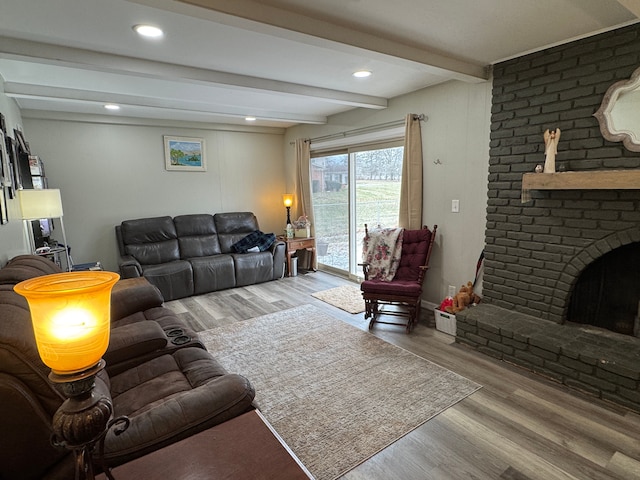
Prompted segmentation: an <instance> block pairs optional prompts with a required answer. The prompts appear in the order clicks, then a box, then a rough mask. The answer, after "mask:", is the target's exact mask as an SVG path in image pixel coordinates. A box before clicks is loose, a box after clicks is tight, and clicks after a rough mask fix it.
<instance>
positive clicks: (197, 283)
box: [189, 254, 236, 295]
mask: <svg viewBox="0 0 640 480" xmlns="http://www.w3.org/2000/svg"><path fill="white" fill-rule="evenodd" d="M189 262H190V263H191V268H192V269H193V290H194V293H195V294H196V295H200V294H202V293H208V292H215V291H217V290H224V289H226V288H233V287H235V286H236V273H235V269H234V266H233V258H232V257H231V255H227V254H220V255H214V256H210V257H197V258H190V259H189Z"/></svg>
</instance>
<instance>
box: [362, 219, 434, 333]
mask: <svg viewBox="0 0 640 480" xmlns="http://www.w3.org/2000/svg"><path fill="white" fill-rule="evenodd" d="M364 227H365V239H366V238H367V237H368V236H369V230H368V229H367V225H366V224H365V226H364ZM437 228H438V226H437V225H434V227H433V230H429V228H428V227H427V226H424V227H423V228H422V229H420V230H404V231H403V233H402V251H401V256H400V264H399V266H398V270H397V271H396V273H395V276H394V277H393V280H391V281H383V280H379V279H369V267H370V264H368V263H361V264H359V265H361V266H362V269H363V272H364V281H363V282H362V283H361V284H360V290H361V291H362V297H363V298H364V302H365V308H366V310H365V314H364V318H365V319H368V318H370V319H371V320H370V322H369V329H372V328H373V325H374V324H375V323H376V322H377V323H385V324H389V325H402V326H404V327H406V330H407V333H410V332H411V330H412V329H413V327H414V326H415V325H416V324H417V323H418V321H419V319H420V302H421V296H422V283H423V282H424V277H425V274H426V272H427V270H428V268H429V258H430V257H431V249H432V248H433V241H434V239H435V235H436V230H437ZM384 305H390V306H393V307H394V308H393V309H389V310H384V309H383V306H384ZM380 315H391V316H397V317H405V318H406V322H405V323H399V322H389V321H382V320H380V319H379V317H380Z"/></svg>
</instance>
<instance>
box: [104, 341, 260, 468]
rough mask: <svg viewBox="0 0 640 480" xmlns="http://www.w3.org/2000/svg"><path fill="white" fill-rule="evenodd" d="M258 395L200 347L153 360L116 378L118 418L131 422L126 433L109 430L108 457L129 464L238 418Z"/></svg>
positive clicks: (109, 460)
mask: <svg viewBox="0 0 640 480" xmlns="http://www.w3.org/2000/svg"><path fill="white" fill-rule="evenodd" d="M254 395H255V392H254V390H253V387H252V386H251V384H250V383H249V381H248V380H247V379H245V378H244V377H242V376H240V375H236V374H229V373H227V372H226V371H225V369H224V368H223V367H222V366H221V365H220V364H219V363H218V362H217V361H216V360H215V359H214V358H213V357H212V356H211V355H210V354H209V353H208V352H207V351H205V350H202V349H200V348H185V349H182V350H178V351H176V352H174V353H173V354H172V355H164V356H162V357H158V358H155V359H153V360H150V361H149V362H146V363H144V364H142V365H140V366H138V367H136V368H133V369H131V370H128V371H126V372H124V373H122V374H121V375H116V376H114V377H112V378H111V396H112V397H113V401H114V408H115V411H114V416H115V417H117V416H120V415H126V416H127V417H128V418H129V420H130V422H131V423H130V425H129V428H128V429H127V430H126V431H125V432H124V433H122V434H121V435H118V436H116V435H115V433H114V431H113V429H111V430H110V431H109V432H108V433H107V438H106V441H105V460H106V462H107V464H108V465H112V466H113V465H117V464H120V463H124V462H126V461H128V460H130V459H132V458H136V457H139V456H140V454H141V453H142V454H144V453H148V452H151V451H153V450H157V449H158V448H161V447H163V446H166V445H168V444H170V443H173V442H176V441H178V440H181V439H183V438H186V437H188V436H189V435H192V434H194V433H197V432H200V431H202V430H205V429H207V428H210V427H212V426H214V425H217V424H219V423H222V422H224V421H226V420H229V419H230V418H233V417H236V416H238V415H240V414H242V413H244V412H246V411H248V410H251V409H252V408H253V406H252V402H253V398H254ZM141 445H143V446H144V447H143V448H142V450H143V452H141V448H140V447H141ZM214 453H215V452H214Z"/></svg>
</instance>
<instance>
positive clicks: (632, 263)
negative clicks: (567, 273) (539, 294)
mask: <svg viewBox="0 0 640 480" xmlns="http://www.w3.org/2000/svg"><path fill="white" fill-rule="evenodd" d="M639 302H640V242H635V243H630V244H628V245H623V246H621V247H618V248H616V249H614V250H612V251H610V252H608V253H606V254H604V255H602V256H601V257H600V258H598V259H596V260H594V261H593V262H592V263H591V264H590V265H588V266H587V267H586V268H585V269H584V270H583V271H582V273H581V274H580V276H579V277H578V280H577V282H576V284H575V286H574V287H573V291H572V293H571V298H570V301H569V309H568V312H567V321H568V322H575V323H581V324H587V325H594V326H596V327H600V328H606V329H608V330H611V331H614V332H617V333H623V334H626V335H635V336H639V332H638V330H639V329H640V326H639V324H638V323H639V322H638V309H639V307H640V305H639Z"/></svg>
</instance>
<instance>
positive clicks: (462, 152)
mask: <svg viewBox="0 0 640 480" xmlns="http://www.w3.org/2000/svg"><path fill="white" fill-rule="evenodd" d="M407 113H417V114H419V113H424V114H425V115H426V116H427V117H428V120H427V121H426V122H424V123H423V124H422V144H423V146H422V148H423V159H424V205H423V217H424V218H423V221H424V223H426V224H427V225H429V226H433V225H434V224H437V225H438V234H437V236H436V244H435V247H434V250H433V254H432V258H431V262H430V264H431V268H430V270H429V272H428V274H427V280H426V281H425V294H424V295H423V298H424V299H425V300H427V301H429V302H432V303H437V304H439V303H440V302H441V301H442V299H443V298H444V296H445V295H446V294H447V288H448V286H449V285H454V286H455V287H456V289H457V288H459V287H460V285H462V284H463V283H466V282H467V281H469V280H471V281H473V279H474V277H475V268H476V263H477V260H478V257H479V255H480V252H481V251H482V249H483V248H484V234H485V222H486V204H487V177H488V165H489V133H490V117H491V82H490V81H488V82H483V83H479V84H467V83H462V82H455V81H454V82H447V83H445V84H442V85H438V86H434V87H429V88H425V89H423V90H420V91H418V92H414V93H412V94H408V95H404V96H402V97H398V98H394V99H392V100H391V101H390V102H389V106H388V108H387V109H385V110H380V111H372V110H365V109H358V110H354V111H350V112H347V113H344V114H340V115H335V116H333V117H331V119H330V121H329V123H328V124H327V125H322V126H299V127H294V128H290V129H288V130H287V132H286V134H285V159H286V165H287V167H286V171H287V187H288V189H289V190H293V188H294V185H295V148H294V147H293V146H292V145H290V143H291V142H293V141H294V140H295V139H296V138H314V137H319V136H322V135H327V134H330V133H336V132H342V131H347V130H352V129H355V128H359V127H364V126H368V125H376V124H382V123H386V122H390V121H394V120H399V119H403V118H404V117H405V115H406V114H407ZM438 160H439V161H440V164H435V163H434V162H437V161H438ZM453 199H458V200H460V213H452V212H451V200H453Z"/></svg>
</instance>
